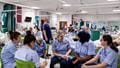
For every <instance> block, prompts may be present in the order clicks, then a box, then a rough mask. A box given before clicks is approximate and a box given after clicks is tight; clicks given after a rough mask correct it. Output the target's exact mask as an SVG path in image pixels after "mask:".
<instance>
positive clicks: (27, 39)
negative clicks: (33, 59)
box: [23, 35, 36, 44]
mask: <svg viewBox="0 0 120 68" xmlns="http://www.w3.org/2000/svg"><path fill="white" fill-rule="evenodd" d="M35 40H36V38H35V36H34V35H26V36H25V38H24V41H23V43H24V44H30V43H31V42H32V41H35Z"/></svg>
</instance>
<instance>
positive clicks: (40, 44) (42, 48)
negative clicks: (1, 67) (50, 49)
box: [33, 37, 47, 58]
mask: <svg viewBox="0 0 120 68" xmlns="http://www.w3.org/2000/svg"><path fill="white" fill-rule="evenodd" d="M36 39H37V40H36V43H35V46H34V48H33V50H35V51H37V53H38V55H39V56H40V57H42V58H44V57H45V56H46V46H47V45H46V43H45V41H44V40H43V39H42V38H41V37H36Z"/></svg>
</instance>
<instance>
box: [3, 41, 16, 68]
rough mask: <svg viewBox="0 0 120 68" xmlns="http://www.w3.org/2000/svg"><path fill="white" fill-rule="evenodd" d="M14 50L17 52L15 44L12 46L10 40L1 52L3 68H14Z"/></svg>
mask: <svg viewBox="0 0 120 68" xmlns="http://www.w3.org/2000/svg"><path fill="white" fill-rule="evenodd" d="M16 50H17V48H16V44H14V43H13V42H12V41H11V40H10V41H8V42H7V43H6V44H5V46H4V47H3V49H2V52H1V58H2V62H3V66H4V68H14V66H15V59H14V55H15V52H16Z"/></svg>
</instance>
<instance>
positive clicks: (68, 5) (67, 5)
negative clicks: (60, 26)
mask: <svg viewBox="0 0 120 68" xmlns="http://www.w3.org/2000/svg"><path fill="white" fill-rule="evenodd" d="M63 6H66V7H70V6H71V5H70V4H63Z"/></svg>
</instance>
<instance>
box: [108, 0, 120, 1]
mask: <svg viewBox="0 0 120 68" xmlns="http://www.w3.org/2000/svg"><path fill="white" fill-rule="evenodd" d="M107 1H119V0H107Z"/></svg>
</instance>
